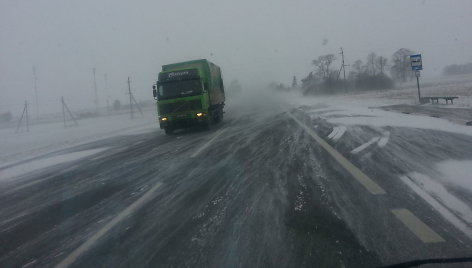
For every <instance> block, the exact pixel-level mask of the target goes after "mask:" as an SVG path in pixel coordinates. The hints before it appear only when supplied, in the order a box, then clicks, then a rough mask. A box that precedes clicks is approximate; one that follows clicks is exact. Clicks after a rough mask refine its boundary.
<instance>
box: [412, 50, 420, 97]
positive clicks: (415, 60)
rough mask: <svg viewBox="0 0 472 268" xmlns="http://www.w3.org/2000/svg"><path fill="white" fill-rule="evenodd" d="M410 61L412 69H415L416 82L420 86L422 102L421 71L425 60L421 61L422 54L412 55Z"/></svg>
mask: <svg viewBox="0 0 472 268" xmlns="http://www.w3.org/2000/svg"><path fill="white" fill-rule="evenodd" d="M410 62H411V70H412V71H415V76H416V84H417V86H418V101H419V102H420V103H421V92H420V71H421V70H423V62H422V61H421V54H415V55H411V56H410Z"/></svg>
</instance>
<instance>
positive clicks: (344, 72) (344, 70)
mask: <svg viewBox="0 0 472 268" xmlns="http://www.w3.org/2000/svg"><path fill="white" fill-rule="evenodd" d="M341 57H342V60H343V65H342V68H343V77H344V80H346V68H344V66H345V65H344V50H343V48H341Z"/></svg>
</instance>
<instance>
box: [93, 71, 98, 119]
mask: <svg viewBox="0 0 472 268" xmlns="http://www.w3.org/2000/svg"><path fill="white" fill-rule="evenodd" d="M95 71H96V69H95V68H93V69H92V72H93V91H94V93H95V100H94V103H95V111H96V112H97V113H98V92H97V79H96V77H95Z"/></svg>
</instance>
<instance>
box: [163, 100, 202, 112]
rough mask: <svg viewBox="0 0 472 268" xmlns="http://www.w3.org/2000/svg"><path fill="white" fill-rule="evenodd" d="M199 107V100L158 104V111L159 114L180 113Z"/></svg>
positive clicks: (200, 106)
mask: <svg viewBox="0 0 472 268" xmlns="http://www.w3.org/2000/svg"><path fill="white" fill-rule="evenodd" d="M199 109H202V103H201V102H200V100H191V101H179V102H174V103H163V104H159V112H160V113H161V114H170V113H181V112H186V111H192V110H199Z"/></svg>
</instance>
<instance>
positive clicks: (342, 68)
mask: <svg viewBox="0 0 472 268" xmlns="http://www.w3.org/2000/svg"><path fill="white" fill-rule="evenodd" d="M340 49H341V53H339V54H341V59H342V65H341V68H340V69H339V73H338V79H339V76H340V75H341V70H343V78H344V80H346V68H345V67H346V66H348V65H346V64H344V50H343V48H342V47H341V48H340Z"/></svg>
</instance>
